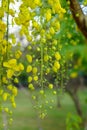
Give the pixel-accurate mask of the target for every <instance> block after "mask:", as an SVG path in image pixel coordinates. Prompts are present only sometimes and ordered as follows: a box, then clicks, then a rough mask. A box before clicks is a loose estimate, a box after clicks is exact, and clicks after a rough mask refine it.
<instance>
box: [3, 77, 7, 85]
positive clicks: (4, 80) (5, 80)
mask: <svg viewBox="0 0 87 130" xmlns="http://www.w3.org/2000/svg"><path fill="white" fill-rule="evenodd" d="M2 82H3V83H5V84H7V83H8V81H7V79H6V77H5V76H4V77H2Z"/></svg>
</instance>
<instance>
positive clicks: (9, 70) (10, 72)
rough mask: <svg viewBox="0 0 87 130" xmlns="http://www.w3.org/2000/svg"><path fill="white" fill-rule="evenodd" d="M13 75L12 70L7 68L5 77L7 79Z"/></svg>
mask: <svg viewBox="0 0 87 130" xmlns="http://www.w3.org/2000/svg"><path fill="white" fill-rule="evenodd" d="M13 75H14V71H13V70H11V69H8V70H7V78H8V79H11V78H12V76H13Z"/></svg>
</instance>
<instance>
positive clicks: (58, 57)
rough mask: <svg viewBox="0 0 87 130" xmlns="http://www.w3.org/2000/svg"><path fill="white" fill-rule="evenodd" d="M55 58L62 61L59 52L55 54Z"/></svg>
mask: <svg viewBox="0 0 87 130" xmlns="http://www.w3.org/2000/svg"><path fill="white" fill-rule="evenodd" d="M55 58H56V60H60V59H61V55H60V53H59V52H55Z"/></svg>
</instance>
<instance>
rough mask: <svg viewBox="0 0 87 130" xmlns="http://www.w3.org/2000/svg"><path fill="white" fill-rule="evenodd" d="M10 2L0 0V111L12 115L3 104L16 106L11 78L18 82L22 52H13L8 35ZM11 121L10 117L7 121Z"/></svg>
mask: <svg viewBox="0 0 87 130" xmlns="http://www.w3.org/2000/svg"><path fill="white" fill-rule="evenodd" d="M12 3H13V4H14V0H4V1H3V0H1V1H0V112H4V113H8V114H9V116H11V115H12V111H11V110H10V109H9V107H8V106H6V105H5V102H6V101H10V102H11V104H12V107H14V108H16V103H15V96H16V95H17V88H16V87H15V86H14V85H13V84H12V80H14V82H18V79H17V78H16V77H17V76H18V75H19V74H20V73H21V72H22V70H23V69H24V66H23V64H22V63H20V62H19V58H20V57H21V55H22V52H21V51H20V50H18V49H17V51H15V52H14V51H13V50H12V48H13V46H12V44H14V42H16V41H15V40H14V39H15V37H14V35H13V34H11V35H13V37H11V36H10V30H9V26H10V25H9V24H10V23H9V16H11V17H14V14H15V13H14V10H13V9H11V8H10V4H12ZM9 39H12V40H11V41H10V40H9ZM11 121H12V118H11V117H10V120H9V123H11ZM3 126H5V124H3Z"/></svg>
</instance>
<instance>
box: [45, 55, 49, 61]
mask: <svg viewBox="0 0 87 130" xmlns="http://www.w3.org/2000/svg"><path fill="white" fill-rule="evenodd" d="M48 60H49V56H48V55H47V54H46V55H44V61H45V62H47V61H48Z"/></svg>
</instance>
